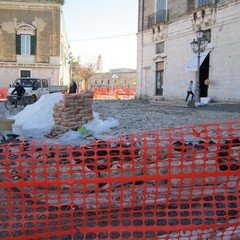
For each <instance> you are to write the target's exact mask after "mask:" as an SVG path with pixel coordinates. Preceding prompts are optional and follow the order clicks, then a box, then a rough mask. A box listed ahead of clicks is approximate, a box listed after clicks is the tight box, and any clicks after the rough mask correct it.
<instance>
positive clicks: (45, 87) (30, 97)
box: [7, 77, 67, 103]
mask: <svg viewBox="0 0 240 240" xmlns="http://www.w3.org/2000/svg"><path fill="white" fill-rule="evenodd" d="M17 82H19V83H20V84H21V85H22V86H23V87H24V89H25V90H26V92H25V94H24V96H25V99H26V101H28V102H29V103H34V102H36V101H37V100H38V99H39V98H40V97H41V96H42V95H44V94H48V93H54V92H62V93H64V92H66V91H67V86H60V85H59V86H57V85H54V86H51V84H50V79H48V78H29V77H25V78H17V79H16V80H15V81H14V82H13V84H12V85H10V88H9V89H8V93H7V99H9V100H11V99H12V98H13V97H15V96H16V94H17V93H16V92H15V93H14V94H12V91H13V90H14V88H15V86H16V83H17Z"/></svg>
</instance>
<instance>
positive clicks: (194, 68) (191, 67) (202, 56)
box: [186, 50, 210, 72]
mask: <svg viewBox="0 0 240 240" xmlns="http://www.w3.org/2000/svg"><path fill="white" fill-rule="evenodd" d="M209 52H210V50H206V51H204V52H202V53H200V66H201V65H202V63H203V61H204V59H205V58H206V57H207V55H208V54H209ZM197 62H198V57H197V53H196V54H194V55H193V57H192V59H191V61H190V63H189V64H188V65H187V69H186V72H196V71H197Z"/></svg>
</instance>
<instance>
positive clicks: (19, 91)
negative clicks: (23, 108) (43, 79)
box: [11, 82, 26, 107]
mask: <svg viewBox="0 0 240 240" xmlns="http://www.w3.org/2000/svg"><path fill="white" fill-rule="evenodd" d="M15 92H17V101H19V100H21V99H22V97H23V95H24V93H25V92H26V90H25V88H24V87H23V86H22V85H21V84H20V83H19V82H17V83H16V86H15V88H14V89H13V91H12V92H11V94H13V93H15ZM17 101H16V102H15V107H17Z"/></svg>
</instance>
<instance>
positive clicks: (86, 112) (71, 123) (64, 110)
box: [53, 91, 93, 130]
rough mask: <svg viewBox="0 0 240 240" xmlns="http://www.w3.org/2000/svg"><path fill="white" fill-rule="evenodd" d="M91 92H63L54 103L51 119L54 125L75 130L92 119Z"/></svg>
mask: <svg viewBox="0 0 240 240" xmlns="http://www.w3.org/2000/svg"><path fill="white" fill-rule="evenodd" d="M92 104H93V92H91V91H82V92H81V93H76V94H64V96H63V99H62V100H60V102H58V103H55V105H54V107H53V110H54V113H53V120H54V124H55V127H57V128H61V129H65V130H69V129H72V130H76V129H78V128H79V127H81V126H82V125H84V124H86V123H88V122H89V121H91V120H92V119H93V111H92Z"/></svg>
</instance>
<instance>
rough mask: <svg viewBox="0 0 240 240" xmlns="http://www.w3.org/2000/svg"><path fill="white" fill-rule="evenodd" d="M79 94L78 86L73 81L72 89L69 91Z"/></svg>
mask: <svg viewBox="0 0 240 240" xmlns="http://www.w3.org/2000/svg"><path fill="white" fill-rule="evenodd" d="M76 92H77V84H76V83H75V81H74V80H73V79H72V82H71V84H70V89H69V93H76Z"/></svg>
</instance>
